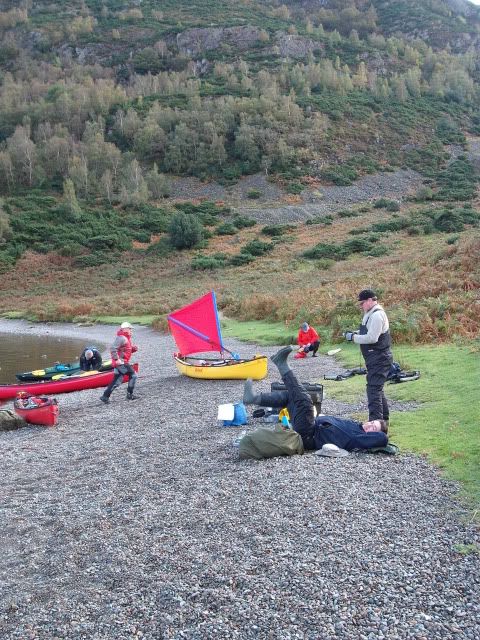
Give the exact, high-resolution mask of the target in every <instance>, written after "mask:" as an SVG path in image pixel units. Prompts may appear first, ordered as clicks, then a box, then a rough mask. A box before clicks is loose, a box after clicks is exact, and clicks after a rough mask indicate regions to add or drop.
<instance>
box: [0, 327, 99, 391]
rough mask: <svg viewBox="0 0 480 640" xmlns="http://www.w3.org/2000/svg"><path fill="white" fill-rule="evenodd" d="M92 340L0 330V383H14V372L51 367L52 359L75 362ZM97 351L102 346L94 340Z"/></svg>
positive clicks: (54, 360)
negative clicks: (2, 331)
mask: <svg viewBox="0 0 480 640" xmlns="http://www.w3.org/2000/svg"><path fill="white" fill-rule="evenodd" d="M87 346H92V343H88V342H85V340H80V339H78V338H60V337H57V336H45V335H43V336H35V335H30V334H17V335H14V334H12V333H0V384H6V383H11V382H17V380H16V378H15V374H16V373H21V372H23V371H33V370H35V369H43V368H45V367H50V366H52V365H53V364H54V363H55V362H63V363H73V362H78V359H79V357H80V354H81V353H82V351H83V350H84V349H85V347H87ZM93 346H96V347H97V348H98V350H99V351H100V353H102V354H103V353H104V352H105V345H103V344H99V343H94V344H93Z"/></svg>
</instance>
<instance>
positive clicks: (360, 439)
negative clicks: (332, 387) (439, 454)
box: [243, 346, 388, 451]
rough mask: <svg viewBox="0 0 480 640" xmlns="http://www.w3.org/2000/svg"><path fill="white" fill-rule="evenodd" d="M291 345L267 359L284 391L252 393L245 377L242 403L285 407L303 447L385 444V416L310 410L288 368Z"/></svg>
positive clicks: (305, 395) (347, 447)
mask: <svg viewBox="0 0 480 640" xmlns="http://www.w3.org/2000/svg"><path fill="white" fill-rule="evenodd" d="M291 352H292V347H290V346H288V347H283V349H280V351H278V352H277V353H276V354H275V355H273V356H272V357H271V358H270V360H271V361H272V362H273V363H274V364H275V365H276V367H277V369H278V371H279V373H280V375H281V377H282V380H283V382H284V384H285V387H286V391H274V392H271V393H259V394H255V393H254V391H253V382H252V380H250V379H249V380H246V382H245V388H244V394H243V403H244V404H246V405H248V404H255V405H259V406H261V407H275V408H282V407H286V408H287V409H288V413H289V415H290V422H291V424H292V427H293V429H294V430H295V431H296V432H297V433H298V434H299V435H300V436H301V438H302V441H303V446H304V448H305V450H312V449H321V448H322V447H323V445H324V444H334V445H336V446H337V447H339V448H340V449H345V450H346V451H353V450H354V449H373V448H375V447H385V446H386V445H387V444H388V436H387V432H388V427H387V424H386V422H385V420H371V421H369V422H364V423H361V422H358V421H357V420H350V419H348V418H337V417H335V416H323V415H320V416H317V417H316V418H315V416H314V411H313V402H312V399H311V398H310V395H309V394H308V393H307V392H306V391H305V389H304V387H303V386H302V385H301V383H300V382H299V381H298V380H297V378H296V376H295V374H294V373H293V371H292V370H291V369H290V367H289V365H288V363H287V358H288V356H289V355H290V353H291Z"/></svg>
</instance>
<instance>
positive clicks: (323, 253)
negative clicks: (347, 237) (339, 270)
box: [302, 242, 339, 260]
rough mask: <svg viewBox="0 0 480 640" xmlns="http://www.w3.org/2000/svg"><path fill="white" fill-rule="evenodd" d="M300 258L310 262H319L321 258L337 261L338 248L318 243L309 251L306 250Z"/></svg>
mask: <svg viewBox="0 0 480 640" xmlns="http://www.w3.org/2000/svg"><path fill="white" fill-rule="evenodd" d="M302 256H303V257H304V258H308V259H310V260H319V259H321V258H330V259H333V260H335V259H337V260H338V259H339V257H338V248H337V247H336V246H335V245H334V244H327V243H324V242H319V243H318V244H317V245H315V246H314V247H312V248H311V249H307V250H306V251H304V252H303V253H302Z"/></svg>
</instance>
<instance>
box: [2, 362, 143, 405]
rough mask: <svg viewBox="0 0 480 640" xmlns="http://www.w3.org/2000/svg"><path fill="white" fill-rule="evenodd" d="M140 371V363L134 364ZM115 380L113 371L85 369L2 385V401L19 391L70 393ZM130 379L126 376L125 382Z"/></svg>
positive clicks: (35, 393)
mask: <svg viewBox="0 0 480 640" xmlns="http://www.w3.org/2000/svg"><path fill="white" fill-rule="evenodd" d="M133 368H134V369H135V371H138V364H137V363H135V364H134V365H133ZM112 380H113V371H101V372H99V373H97V372H96V371H85V372H84V373H83V374H80V375H78V376H66V377H65V378H61V379H60V380H45V382H30V383H28V382H27V383H25V384H2V385H0V402H1V401H2V400H11V399H12V398H15V397H16V395H17V393H18V392H19V391H26V392H27V393H29V394H30V395H42V396H43V395H45V394H57V393H70V392H71V391H83V389H96V388H97V387H106V386H108V385H109V384H110V382H111V381H112ZM127 380H128V377H127V376H124V378H123V382H126V381H127Z"/></svg>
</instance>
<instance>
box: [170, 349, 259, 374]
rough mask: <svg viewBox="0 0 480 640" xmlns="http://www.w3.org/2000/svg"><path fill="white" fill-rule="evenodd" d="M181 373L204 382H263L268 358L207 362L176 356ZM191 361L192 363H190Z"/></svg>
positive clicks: (200, 359)
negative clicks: (249, 379) (247, 380)
mask: <svg viewBox="0 0 480 640" xmlns="http://www.w3.org/2000/svg"><path fill="white" fill-rule="evenodd" d="M174 358H175V364H176V365H177V369H178V370H179V372H180V373H182V374H183V375H185V376H188V377H189V378H202V379H203V380H246V379H247V378H252V380H262V379H263V378H265V376H266V375H267V369H268V363H267V356H255V357H254V358H251V359H250V360H233V359H232V360H223V361H221V360H220V361H219V360H211V361H208V360H205V359H202V358H198V359H197V358H186V357H182V356H178V355H176V356H174ZM189 360H190V362H189Z"/></svg>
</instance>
